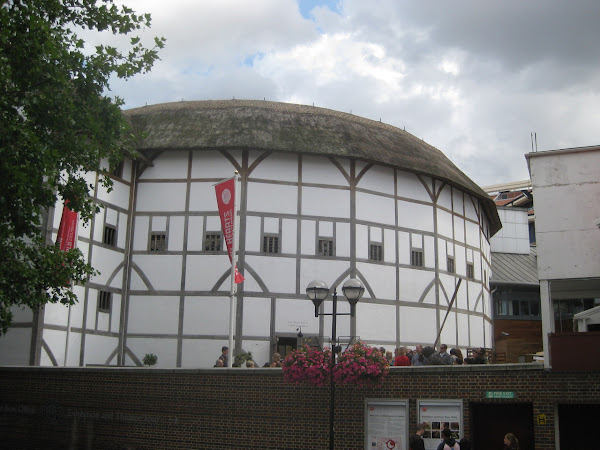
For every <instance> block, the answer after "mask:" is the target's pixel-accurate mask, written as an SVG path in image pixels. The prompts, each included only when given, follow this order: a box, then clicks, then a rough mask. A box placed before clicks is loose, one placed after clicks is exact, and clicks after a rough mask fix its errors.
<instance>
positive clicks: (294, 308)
mask: <svg viewBox="0 0 600 450" xmlns="http://www.w3.org/2000/svg"><path fill="white" fill-rule="evenodd" d="M342 297H343V296H342ZM324 303H327V304H328V305H327V307H328V308H329V309H327V312H331V305H330V304H329V302H324ZM339 304H340V301H339V296H338V305H339ZM299 326H302V333H305V334H306V333H318V331H319V319H318V318H316V317H315V306H314V305H313V303H312V302H311V301H310V300H308V298H306V299H302V300H292V299H284V298H278V299H277V300H276V303H275V332H276V333H293V334H296V333H297V331H296V329H297V328H298V327H299ZM325 330H331V326H330V327H329V328H325ZM327 334H328V335H329V334H331V331H329V333H327Z"/></svg>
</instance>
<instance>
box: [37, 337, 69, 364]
mask: <svg viewBox="0 0 600 450" xmlns="http://www.w3.org/2000/svg"><path fill="white" fill-rule="evenodd" d="M66 337H67V333H66V332H65V331H59V330H49V329H44V331H43V333H42V338H43V339H44V341H45V342H46V344H47V345H48V348H49V349H50V351H51V352H52V354H53V355H54V359H56V363H57V364H58V365H59V366H63V365H64V361H65V345H66ZM43 353H45V351H44V350H43V348H42V354H43ZM41 365H42V366H51V365H52V360H51V359H50V358H49V357H48V359H47V360H46V361H45V362H44V363H42V364H41Z"/></svg>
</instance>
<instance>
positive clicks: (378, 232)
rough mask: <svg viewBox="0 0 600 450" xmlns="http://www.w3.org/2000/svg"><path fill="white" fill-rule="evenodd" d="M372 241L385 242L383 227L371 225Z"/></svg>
mask: <svg viewBox="0 0 600 450" xmlns="http://www.w3.org/2000/svg"><path fill="white" fill-rule="evenodd" d="M369 234H370V236H369V237H370V239H369V240H370V241H371V242H378V243H382V242H383V230H382V229H381V227H369Z"/></svg>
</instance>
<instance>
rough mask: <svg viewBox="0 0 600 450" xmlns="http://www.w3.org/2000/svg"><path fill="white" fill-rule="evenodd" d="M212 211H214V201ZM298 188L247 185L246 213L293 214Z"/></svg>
mask: <svg viewBox="0 0 600 450" xmlns="http://www.w3.org/2000/svg"><path fill="white" fill-rule="evenodd" d="M214 203H215V206H213V209H216V200H215V202H214ZM297 207H298V188H297V187H296V186H288V185H283V184H270V183H248V211H251V212H254V211H260V212H269V213H277V214H295V213H296V211H297Z"/></svg>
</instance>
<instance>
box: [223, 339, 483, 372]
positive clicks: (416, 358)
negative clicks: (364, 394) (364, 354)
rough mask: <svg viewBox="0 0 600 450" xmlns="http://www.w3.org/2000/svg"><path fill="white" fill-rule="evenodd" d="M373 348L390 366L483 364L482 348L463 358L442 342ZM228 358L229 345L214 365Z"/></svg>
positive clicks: (277, 359) (278, 360) (274, 362)
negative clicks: (393, 347) (431, 344)
mask: <svg viewBox="0 0 600 450" xmlns="http://www.w3.org/2000/svg"><path fill="white" fill-rule="evenodd" d="M375 350H376V351H378V352H380V353H381V354H382V355H384V356H385V358H386V359H387V360H388V362H389V363H390V366H434V365H461V364H485V363H486V360H485V352H484V350H483V349H482V348H479V349H473V350H472V355H471V356H469V357H467V358H464V357H463V354H462V351H461V350H460V349H459V348H452V349H450V351H448V346H447V345H446V344H442V345H441V346H440V350H439V351H436V350H435V349H434V348H433V347H431V346H426V347H423V346H422V345H417V346H416V348H415V349H414V350H413V349H407V348H406V347H398V348H396V349H395V350H394V354H392V352H391V351H386V349H385V347H379V348H377V347H375ZM228 358H229V347H226V346H223V347H222V348H221V356H219V358H218V359H217V360H216V362H215V365H214V367H229V366H228V364H227V362H228ZM282 362H283V359H282V357H281V355H280V354H279V353H273V357H272V358H271V360H270V361H268V362H266V363H265V364H264V365H263V366H262V367H281V364H282ZM245 365H246V367H248V368H252V367H258V366H257V365H256V363H255V362H254V361H252V360H247V361H246V362H245ZM231 366H232V367H240V364H239V363H237V362H234V363H233V364H232V365H231Z"/></svg>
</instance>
